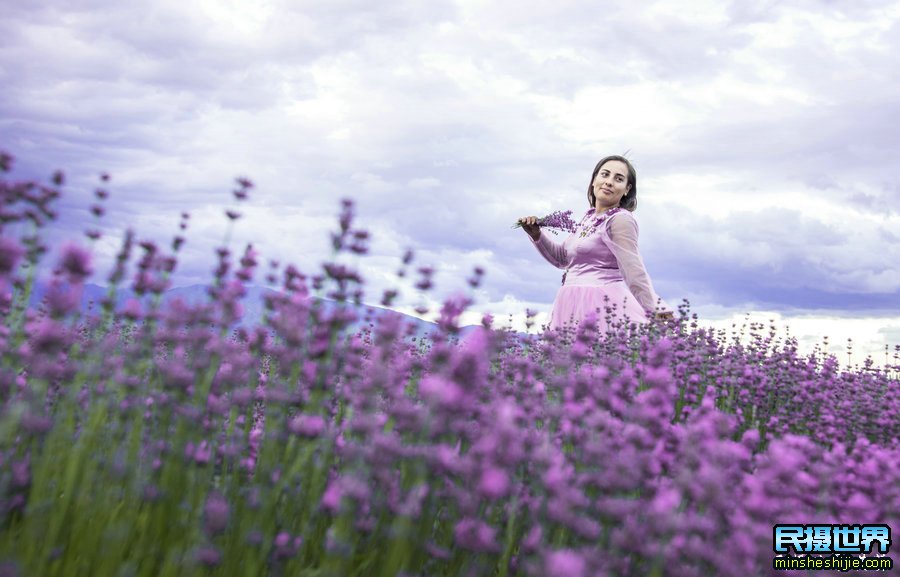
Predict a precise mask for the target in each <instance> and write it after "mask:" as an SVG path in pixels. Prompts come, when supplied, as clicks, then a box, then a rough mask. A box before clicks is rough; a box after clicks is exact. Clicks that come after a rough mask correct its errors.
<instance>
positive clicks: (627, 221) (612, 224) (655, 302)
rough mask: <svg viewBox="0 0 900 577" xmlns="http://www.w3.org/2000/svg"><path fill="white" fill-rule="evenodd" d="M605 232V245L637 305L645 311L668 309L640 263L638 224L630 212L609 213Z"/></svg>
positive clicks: (654, 312) (657, 311) (642, 263)
mask: <svg viewBox="0 0 900 577" xmlns="http://www.w3.org/2000/svg"><path fill="white" fill-rule="evenodd" d="M607 232H608V235H607V236H608V237H609V240H610V242H609V248H610V250H611V251H612V253H613V255H614V256H615V257H616V261H617V262H618V263H619V270H621V271H622V276H623V277H625V284H627V285H628V288H629V290H631V293H632V294H633V295H634V296H635V298H636V299H637V301H638V302H639V303H640V305H641V306H642V307H644V310H645V311H646V312H647V313H648V314H656V313H659V312H663V311H669V310H670V309H669V307H668V305H666V303H665V302H663V301H662V299H660V298H659V296H658V295H657V294H656V292H655V291H654V290H653V284H652V283H651V282H650V275H648V274H647V269H646V268H645V267H644V261H643V260H642V259H641V253H640V252H639V251H638V225H637V221H636V220H635V219H634V217H633V216H632V215H631V213H630V212H627V211H624V210H623V211H620V212H619V213H617V214H615V215H613V216H611V217H610V219H609V222H608V228H607Z"/></svg>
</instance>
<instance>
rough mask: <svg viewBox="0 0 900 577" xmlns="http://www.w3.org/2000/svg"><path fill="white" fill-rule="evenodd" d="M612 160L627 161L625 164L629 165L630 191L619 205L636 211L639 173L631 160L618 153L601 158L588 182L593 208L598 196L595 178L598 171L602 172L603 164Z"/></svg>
mask: <svg viewBox="0 0 900 577" xmlns="http://www.w3.org/2000/svg"><path fill="white" fill-rule="evenodd" d="M610 160H618V161H619V162H623V163H625V166H627V167H628V184H630V185H631V187H630V188H629V189H628V192H627V193H625V196H623V197H622V200H620V201H619V206H621V207H622V208H624V209H625V210H630V211H634V209H636V208H637V173H636V172H635V171H634V167H633V166H631V162H629V161H628V159H627V158H625V157H624V156H619V155H617V154H616V155H613V156H607V157H606V158H601V159H600V162H598V163H597V166H595V167H594V173H593V174H591V181H590V182H588V192H587V196H588V203H589V204H590V205H591V208H594V205H595V204H596V203H597V198H596V197H595V196H594V179H595V178H596V177H597V173H598V172H600V169H601V168H603V165H604V164H606V163H607V162H609V161H610Z"/></svg>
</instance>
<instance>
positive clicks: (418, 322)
mask: <svg viewBox="0 0 900 577" xmlns="http://www.w3.org/2000/svg"><path fill="white" fill-rule="evenodd" d="M208 288H209V287H208V286H207V285H191V286H186V287H175V288H172V289H169V290H168V291H166V292H165V293H163V298H162V302H163V305H164V306H165V304H166V303H167V302H169V301H172V300H173V299H176V298H180V299H182V300H183V301H184V302H186V303H200V302H206V301H208V300H209V298H210V297H209V293H208V292H207V291H208ZM46 290H47V285H44V284H41V283H38V284H36V285H35V287H34V291H33V292H32V295H31V303H30V304H31V306H32V307H37V306H39V305H40V302H41V300H42V299H43V296H44V294H45V292H46ZM107 292H108V289H107V288H106V287H102V286H98V285H94V284H87V285H85V287H84V293H83V294H82V298H81V310H82V311H84V312H87V311H88V310H89V309H92V310H97V309H98V308H99V307H100V302H101V301H102V300H103V299H105V298H106V296H107ZM277 292H278V291H276V290H273V289H270V288H266V287H260V286H248V287H247V294H246V295H245V296H244V298H243V299H241V304H242V305H243V307H244V314H243V317H242V320H241V322H240V323H238V324H237V325H236V326H244V327H253V326H257V325H259V324H261V323H262V321H263V318H264V315H265V302H264V300H263V297H264V296H265V295H266V294H267V293H273V294H274V293H277ZM134 296H135V294H134V292H133V291H132V290H131V289H128V288H120V289H118V290H117V291H116V295H115V300H116V306H117V308H120V307H121V306H122V305H123V304H124V303H125V302H126V301H128V299H129V298H133V297H134ZM311 298H313V299H315V300H318V301H319V302H321V303H322V306H324V307H325V309H326V310H329V309H330V308H331V307H335V306H337V304H338V303H337V302H336V301H331V300H328V299H322V298H318V297H311ZM350 306H352V307H354V308H355V309H356V312H357V317H358V318H359V321H357V323H356V326H357V328H363V327H364V326H365V325H366V324H367V323H368V322H374V321H376V320H377V319H379V318H381V317H383V316H385V315H399V316H400V317H401V318H402V319H403V321H404V322H405V323H407V324H410V325H412V326H414V327H415V335H416V336H419V337H422V336H425V335H427V334H429V333H431V332H433V331H436V330H437V324H436V323H433V322H429V321H424V320H422V319H419V318H416V317H413V316H411V315H407V314H405V313H401V312H399V311H395V310H393V309H388V308H384V307H377V306H373V305H367V304H360V305H352V304H351V305H350ZM474 328H475V326H474V325H470V326H466V327H462V328H461V330H460V334H462V335H465V334H467V333H468V332H470V331H471V330H472V329H474Z"/></svg>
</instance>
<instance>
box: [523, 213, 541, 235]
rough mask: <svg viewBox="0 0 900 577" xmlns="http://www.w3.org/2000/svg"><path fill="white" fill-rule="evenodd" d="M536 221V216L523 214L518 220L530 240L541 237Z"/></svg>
mask: <svg viewBox="0 0 900 577" xmlns="http://www.w3.org/2000/svg"><path fill="white" fill-rule="evenodd" d="M537 221H538V217H536V216H523V217H522V218H520V219H519V221H518V222H519V224H521V225H522V228H523V229H524V230H525V232H527V233H528V236H530V237H531V239H532V240H537V239H539V238H540V237H541V227H540V226H539V225H538V223H537Z"/></svg>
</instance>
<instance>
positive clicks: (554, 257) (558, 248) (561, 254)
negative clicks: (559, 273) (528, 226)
mask: <svg viewBox="0 0 900 577" xmlns="http://www.w3.org/2000/svg"><path fill="white" fill-rule="evenodd" d="M528 238H529V240H531V242H532V243H533V244H534V246H535V248H537V250H538V252H539V253H541V256H542V257H544V258H545V259H546V260H547V262H549V263H550V264H552V265H553V266H555V267H556V268H566V267H567V266H569V254H568V252H566V247H565V246H564V245H563V244H560V243H557V242H555V241H553V240H551V239H550V238H549V237H548V236H547V235H546V234H544V231H541V234H540V236H539V237H538V239H537V240H534V239H533V238H531V237H530V236H529V237H528Z"/></svg>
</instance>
